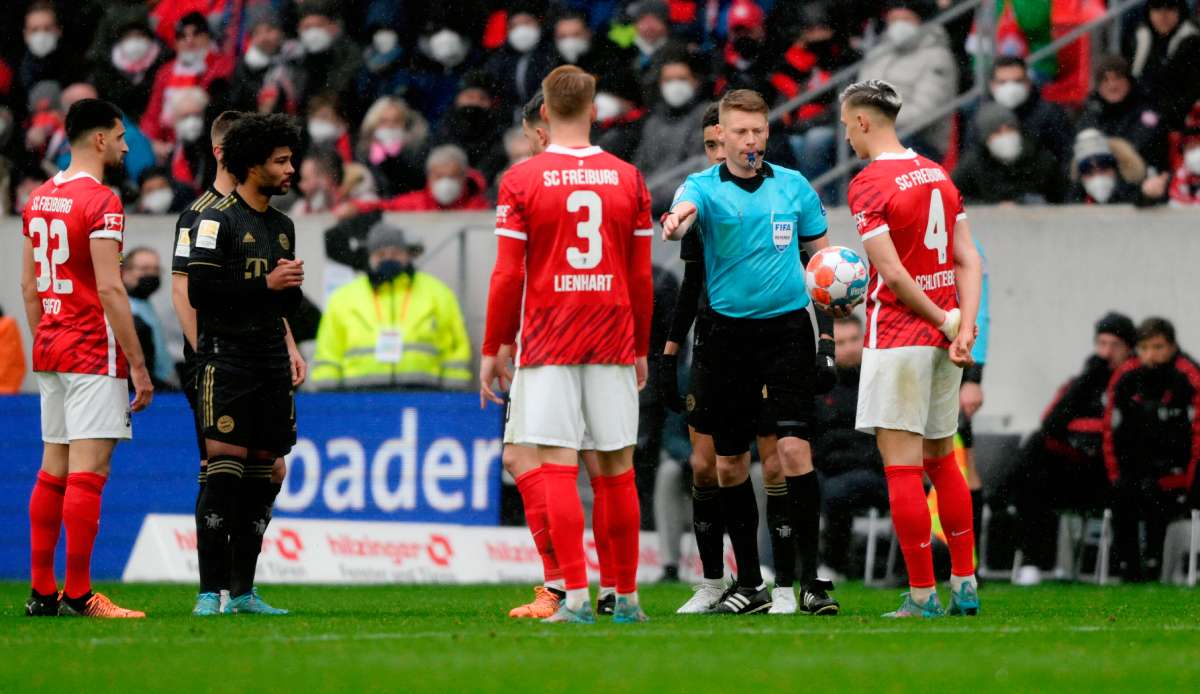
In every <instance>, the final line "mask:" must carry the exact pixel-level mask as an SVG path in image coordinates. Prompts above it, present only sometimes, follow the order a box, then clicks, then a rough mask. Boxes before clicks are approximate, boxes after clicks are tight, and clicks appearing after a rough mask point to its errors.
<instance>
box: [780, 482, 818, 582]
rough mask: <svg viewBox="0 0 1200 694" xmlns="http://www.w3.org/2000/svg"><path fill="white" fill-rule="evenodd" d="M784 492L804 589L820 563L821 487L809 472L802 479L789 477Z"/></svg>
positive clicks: (814, 576) (815, 576) (815, 574)
mask: <svg viewBox="0 0 1200 694" xmlns="http://www.w3.org/2000/svg"><path fill="white" fill-rule="evenodd" d="M787 492H788V500H789V501H790V502H791V512H792V529H793V531H794V532H795V534H796V550H797V553H798V554H799V557H800V584H801V585H802V586H804V587H805V588H807V587H808V586H809V585H810V584H811V583H812V582H813V581H814V580H816V578H817V565H818V563H819V561H820V558H819V557H818V556H817V548H818V546H819V544H820V537H821V485H820V482H819V481H818V480H817V473H816V472H815V471H812V470H810V471H809V472H807V473H805V474H803V475H795V476H788V478H787Z"/></svg>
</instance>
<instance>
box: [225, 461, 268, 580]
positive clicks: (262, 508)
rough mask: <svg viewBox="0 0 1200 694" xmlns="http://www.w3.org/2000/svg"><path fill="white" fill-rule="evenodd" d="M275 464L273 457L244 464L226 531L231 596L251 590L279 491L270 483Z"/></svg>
mask: <svg viewBox="0 0 1200 694" xmlns="http://www.w3.org/2000/svg"><path fill="white" fill-rule="evenodd" d="M274 462H275V458H274V456H272V457H270V458H265V459H264V458H256V459H252V460H248V461H246V468H245V472H244V473H243V475H242V483H241V485H240V494H239V495H238V500H237V506H236V511H235V513H234V524H233V526H232V527H231V528H230V530H229V542H230V545H231V549H232V557H233V562H232V565H231V567H230V569H231V571H230V584H229V594H230V595H231V596H233V597H236V596H239V595H245V594H246V593H249V592H250V590H251V589H252V588H254V573H255V569H256V568H257V567H258V555H259V553H260V552H261V551H262V541H263V535H264V534H265V533H266V531H267V525H268V524H270V522H271V508H272V506H273V505H274V503H275V496H276V494H278V490H279V486H278V485H277V484H276V483H275V482H272V481H271V467H272V465H274Z"/></svg>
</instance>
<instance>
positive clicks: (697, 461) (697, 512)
mask: <svg viewBox="0 0 1200 694" xmlns="http://www.w3.org/2000/svg"><path fill="white" fill-rule="evenodd" d="M690 433H691V439H692V455H691V458H690V459H689V462H690V463H691V466H692V533H693V534H694V535H695V537H696V551H697V552H698V553H699V554H700V566H701V570H702V571H703V572H704V576H703V578H701V579H700V581H699V582H698V583H697V584H696V585H695V586H693V588H692V590H693V591H694V592H693V594H692V597H691V598H688V601H687V602H685V603H684V604H683V605H681V606H680V607H679V609H678V610H676V612H677V613H678V614H704V613H708V612H712V611H713V610H714V609H716V607H717V603H718V602H720V600H721V596H722V595H723V594H724V593H725V587H726V581H725V517H724V516H723V515H722V514H721V499H720V487H719V486H718V484H717V452H716V450H714V449H713V440H712V436H710V435H708V434H704V433H701V432H700V431H698V430H697V429H695V428H692V429H691V432H690Z"/></svg>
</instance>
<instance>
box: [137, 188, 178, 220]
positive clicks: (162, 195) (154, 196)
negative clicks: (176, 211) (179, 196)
mask: <svg viewBox="0 0 1200 694" xmlns="http://www.w3.org/2000/svg"><path fill="white" fill-rule="evenodd" d="M174 200H175V193H173V192H172V191H171V189H170V188H158V189H155V190H152V191H150V192H149V193H146V194H145V195H143V196H142V209H143V210H145V211H147V212H149V213H150V214H164V213H166V211H167V210H169V209H171V203H172V202H173V201H174Z"/></svg>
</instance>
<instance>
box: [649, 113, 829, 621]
mask: <svg viewBox="0 0 1200 694" xmlns="http://www.w3.org/2000/svg"><path fill="white" fill-rule="evenodd" d="M767 111H768V109H767V104H766V101H764V100H763V98H762V96H761V95H760V94H758V93H757V92H754V91H751V90H745V89H739V90H735V91H732V92H729V93H728V94H726V95H725V96H724V97H723V98H722V99H721V101H720V116H719V118H720V123H719V125H720V137H721V141H722V147H723V148H724V150H725V162H724V163H723V164H720V165H717V166H713V167H711V168H709V169H707V170H705V171H702V172H700V173H696V174H692V175H691V176H689V177H688V179H687V181H685V183H684V185H683V187H682V188H681V189H680V191H679V193H678V194H677V196H676V202H675V204H674V206H673V208H672V210H671V212H670V213H668V214H667V215H665V216H664V218H663V238H664V239H667V240H673V239H679V238H682V237H683V235H684V234H686V233H687V231H688V230H689V229H690V228H691V226H692V225H693V224H695V223H699V229H700V233H701V234H702V235H703V240H704V264H705V271H706V272H705V274H706V276H707V279H708V299H709V303H708V306H707V307H706V308H705V309H703V310H704V312H705V313H704V316H705V318H706V319H707V321H708V323H709V330H708V334H707V344H706V345H705V349H706V352H707V356H706V359H707V361H708V366H709V368H711V370H712V377H711V378H710V379H706V384H705V385H706V387H707V388H710V389H711V392H709V393H698V394H697V397H698V398H704V399H705V400H706V401H707V402H708V403H710V405H711V407H712V410H713V412H712V414H713V422H714V425H713V432H712V434H713V444H714V447H715V449H716V454H717V477H718V484H719V486H720V491H719V496H720V500H721V510H722V515H723V516H724V518H725V523H726V529H727V531H728V533H729V537H730V540H731V541H732V543H733V549H734V555H735V558H736V560H737V567H738V577H737V578H738V581H737V589H736V590H735V591H732V592H730V593H729V594H728V595H727V596H726V597H725V599H724V601H723V602H722V603H721V605H720V606H719V607H718V608H717V611H718V612H729V613H734V614H749V613H753V612H759V611H762V610H765V609H767V608H769V607H770V605H771V598H770V594H769V593H768V592H767V590H766V585H765V583H764V582H763V578H762V574H761V572H760V570H759V559H758V547H757V544H756V543H757V530H758V512H757V508H756V506H757V505H756V502H755V499H754V491H753V489H752V487H751V483H750V479H749V450H750V441H751V439H753V437H754V435H755V431H756V428H757V424H758V422H757V418H758V412H759V409H760V404H761V403H762V402H763V396H764V395H765V399H766V403H765V406H766V408H767V416H768V421H769V422H771V423H772V424H773V427H774V433H775V434H776V436H777V437H778V446H777V454H778V455H779V459H780V460H779V462H780V465H781V466H782V468H783V471H784V475H785V476H786V480H787V489H788V498H789V502H790V511H791V520H792V529H793V531H794V532H795V534H796V542H797V549H798V554H799V555H800V557H801V558H802V559H803V560H805V561H803V562H802V567H801V568H802V571H801V575H800V581H801V585H802V602H801V606H802V609H803V611H805V612H808V613H812V614H836V613H837V611H838V604H837V602H836V601H835V600H833V599H832V598H831V597H829V594H828V590H830V589H831V588H832V586H831V585H830V584H829V583H828V582H825V581H819V580H818V579H817V576H816V561H815V558H816V556H817V543H818V536H819V528H820V495H821V493H820V486H819V484H818V481H817V476H816V473H815V472H814V471H813V466H812V451H811V449H810V448H809V444H808V439H809V436H810V427H811V420H812V409H813V402H814V390H815V379H816V365H817V351H816V346H815V344H814V342H815V341H814V339H813V328H812V322H811V321H810V319H809V316H808V311H807V306H808V303H809V299H808V292H807V291H806V289H805V285H804V272H803V267H802V264H801V260H800V253H801V251H802V250H806V251H808V252H809V253H816V252H817V251H818V250H820V249H821V248H824V247H826V246H828V245H829V242H828V240H827V239H826V238H825V234H826V231H827V224H826V219H825V209H824V207H823V206H822V205H821V202H820V199H819V198H818V197H817V194H816V192H815V191H814V190H813V188H812V186H811V185H810V184H809V183H808V181H807V180H806V179H805V178H804V177H803V176H802V175H801V174H800V173H798V172H796V171H793V170H790V169H785V168H782V167H774V166H771V165H770V164H768V163H767V162H764V161H762V159H761V155H762V152H763V151H764V150H765V149H766V143H767V136H768V126H767ZM821 339H822V340H830V341H832V335H830V334H826V333H824V332H823V333H822V335H821ZM824 351H826V350H824V349H823V350H822V352H824Z"/></svg>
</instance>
